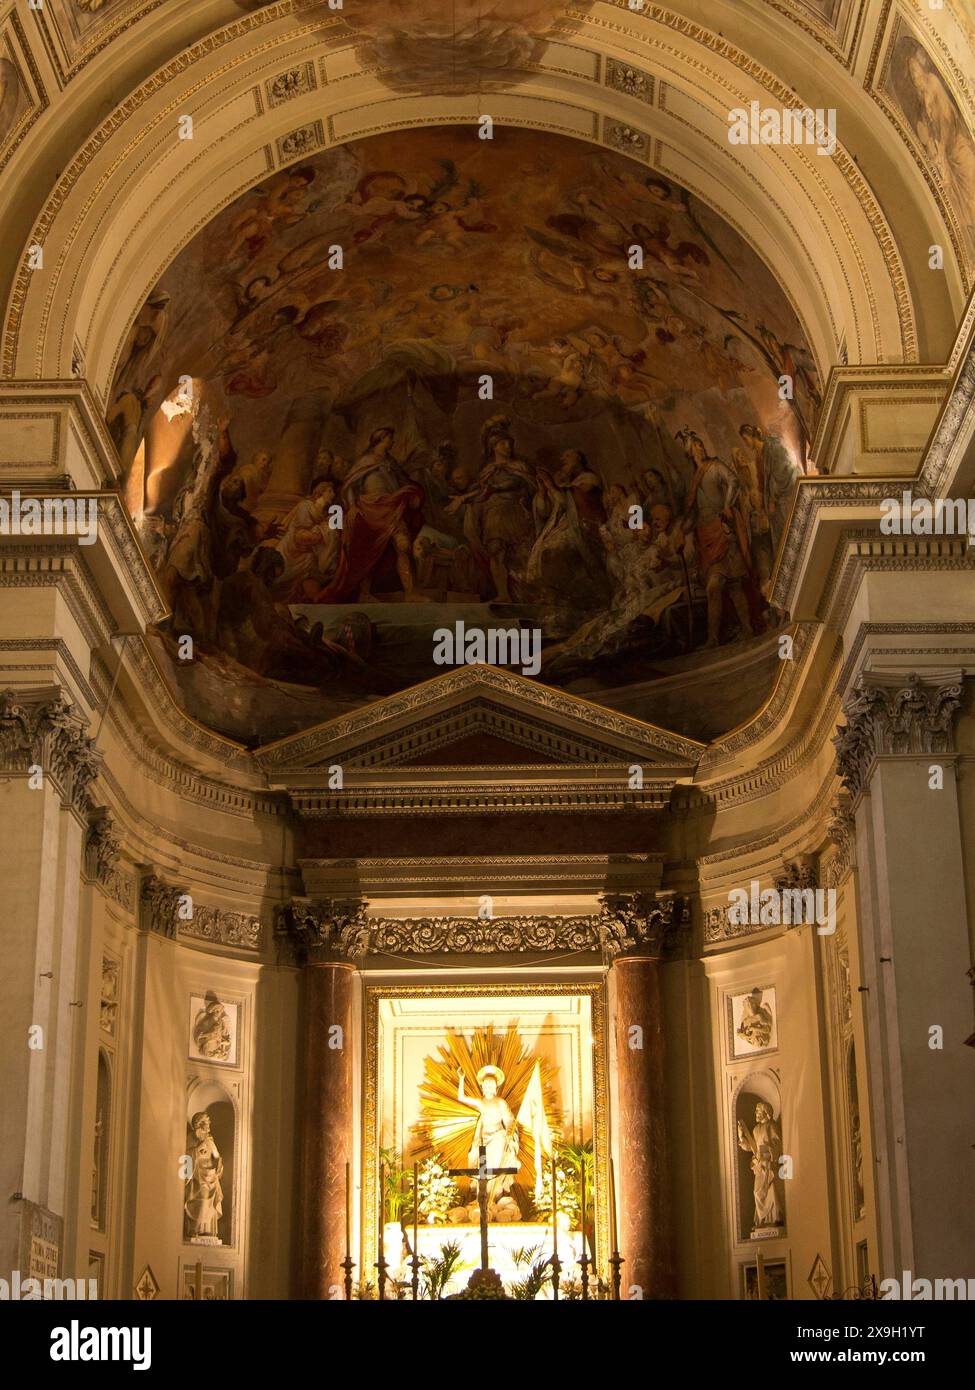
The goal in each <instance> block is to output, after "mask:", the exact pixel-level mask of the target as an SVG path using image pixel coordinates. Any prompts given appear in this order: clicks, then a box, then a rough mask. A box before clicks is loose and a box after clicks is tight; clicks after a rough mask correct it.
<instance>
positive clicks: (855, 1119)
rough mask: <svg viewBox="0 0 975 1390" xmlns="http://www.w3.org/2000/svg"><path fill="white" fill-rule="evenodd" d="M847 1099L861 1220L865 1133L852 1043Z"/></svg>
mask: <svg viewBox="0 0 975 1390" xmlns="http://www.w3.org/2000/svg"><path fill="white" fill-rule="evenodd" d="M846 1074H847V1099H848V1104H849V1113H850V1168H851V1174H850V1176H851V1178H852V1182H853V1218H854V1220H856V1221H859V1220H860V1219H861V1218H862V1217H863V1214H864V1212H865V1211H866V1198H865V1196H864V1190H863V1133H862V1131H861V1128H860V1095H859V1089H858V1087H857V1063H856V1050H855V1048H854V1046H853V1044H852V1043H851V1044H850V1047H849V1051H848V1052H847V1054H846Z"/></svg>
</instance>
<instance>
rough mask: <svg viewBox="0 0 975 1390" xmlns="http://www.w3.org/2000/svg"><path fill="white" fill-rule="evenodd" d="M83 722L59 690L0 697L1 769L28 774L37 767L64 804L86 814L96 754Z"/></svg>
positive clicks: (96, 765) (98, 759)
mask: <svg viewBox="0 0 975 1390" xmlns="http://www.w3.org/2000/svg"><path fill="white" fill-rule="evenodd" d="M86 726H87V721H86V720H85V718H84V717H83V716H82V715H81V714H79V713H78V712H77V711H76V710H75V709H74V707H73V706H72V704H71V702H70V701H69V700H66V699H65V698H64V696H63V695H62V694H61V693H60V692H59V691H56V690H55V691H52V690H50V689H48V690H43V691H37V690H33V691H15V690H4V691H2V692H0V767H2V768H3V769H4V770H6V771H9V772H21V773H27V772H29V771H30V770H31V769H32V768H40V769H41V770H42V772H43V773H45V774H48V775H49V776H50V777H51V778H52V779H53V780H54V781H55V782H56V783H57V785H58V788H59V789H60V791H61V793H62V795H63V797H64V801H65V804H66V805H70V806H73V807H75V809H76V810H78V811H79V812H85V811H87V809H88V807H89V803H90V797H89V795H88V789H89V787H90V786H91V784H92V782H93V781H94V780H95V778H96V777H97V776H98V768H99V765H100V763H101V755H100V754H99V753H97V752H96V750H95V746H94V743H93V741H92V739H90V738H88V736H87V735H86V733H85V728H86Z"/></svg>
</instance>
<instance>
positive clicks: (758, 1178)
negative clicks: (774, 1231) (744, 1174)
mask: <svg viewBox="0 0 975 1390" xmlns="http://www.w3.org/2000/svg"><path fill="white" fill-rule="evenodd" d="M738 1147H739V1148H740V1149H744V1150H745V1152H746V1153H750V1154H751V1156H752V1161H751V1170H752V1173H753V1174H754V1176H755V1213H754V1216H753V1217H752V1234H754V1233H755V1232H756V1231H759V1230H767V1229H768V1228H769V1227H770V1226H771V1227H774V1226H782V1225H783V1224H784V1216H783V1206H784V1204H783V1202H782V1199H781V1196H780V1187H779V1184H780V1179H779V1176H778V1162H779V1159H780V1158H781V1157H782V1136H781V1134H780V1133H779V1127H778V1125H777V1124H776V1123H775V1120H774V1118H773V1116H772V1107H771V1106H770V1105H768V1104H767V1103H766V1102H765V1101H764V1100H760V1101H759V1102H758V1104H757V1105H756V1106H755V1125H754V1128H753V1129H751V1130H749V1128H748V1126H747V1125H746V1124H744V1123H743V1122H742V1121H741V1120H739V1121H738Z"/></svg>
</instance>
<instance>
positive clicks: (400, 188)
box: [340, 169, 427, 245]
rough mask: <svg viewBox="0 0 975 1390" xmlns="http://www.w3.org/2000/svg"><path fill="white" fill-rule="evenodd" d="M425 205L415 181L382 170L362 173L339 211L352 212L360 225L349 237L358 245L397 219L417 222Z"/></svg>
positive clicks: (390, 171) (425, 201) (354, 221)
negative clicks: (408, 180) (411, 181)
mask: <svg viewBox="0 0 975 1390" xmlns="http://www.w3.org/2000/svg"><path fill="white" fill-rule="evenodd" d="M426 206H427V199H426V198H425V197H424V195H423V194H422V193H420V192H418V191H417V188H416V185H415V184H413V183H408V182H407V180H406V179H405V178H404V177H403V175H402V174H398V173H396V172H395V171H394V170H391V169H384V170H376V171H375V172H374V173H371V174H364V175H363V177H362V178H361V179H360V180H359V182H358V183H357V184H356V186H355V188H354V189H353V190H352V192H351V193H350V194H349V196H348V197H347V198H346V199H345V201H344V203H342V205H341V209H340V211H342V212H345V213H347V214H350V215H351V217H352V220H353V225H355V224H357V223H358V224H360V225H358V226H356V230H355V231H354V232H353V236H352V239H353V241H354V242H355V243H356V245H361V244H362V243H363V242H366V241H371V240H372V239H373V237H375V236H376V234H377V233H378V232H379V231H380V230H381V228H383V227H386V226H389V225H391V224H395V223H396V222H419V221H420V220H421V219H422V218H423V215H424V211H425V209H426ZM361 224H364V225H361Z"/></svg>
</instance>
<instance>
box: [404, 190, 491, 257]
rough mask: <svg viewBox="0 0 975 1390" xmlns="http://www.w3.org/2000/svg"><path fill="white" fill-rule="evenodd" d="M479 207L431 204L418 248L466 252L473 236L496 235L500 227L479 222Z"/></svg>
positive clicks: (470, 204)
mask: <svg viewBox="0 0 975 1390" xmlns="http://www.w3.org/2000/svg"><path fill="white" fill-rule="evenodd" d="M477 212H478V204H477V202H476V201H475V200H473V199H469V200H468V201H467V202H465V203H464V204H463V206H462V207H459V208H458V207H452V206H451V205H450V203H445V202H443V201H442V200H438V201H437V202H435V203H431V204H430V207H429V210H428V212H427V215H426V217H425V219H424V227H423V230H422V231H421V232H419V233H418V234H417V238H416V245H417V246H431V245H435V246H436V247H437V248H438V249H440V248H444V249H446V250H450V251H462V250H464V248H465V246H466V245H467V241H468V238H469V236H471V235H472V234H473V233H478V232H480V233H485V232H496V231H497V230H498V228H497V226H496V225H495V223H493V222H487V221H485V220H484V218H483V217H482V218H478V216H477Z"/></svg>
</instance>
